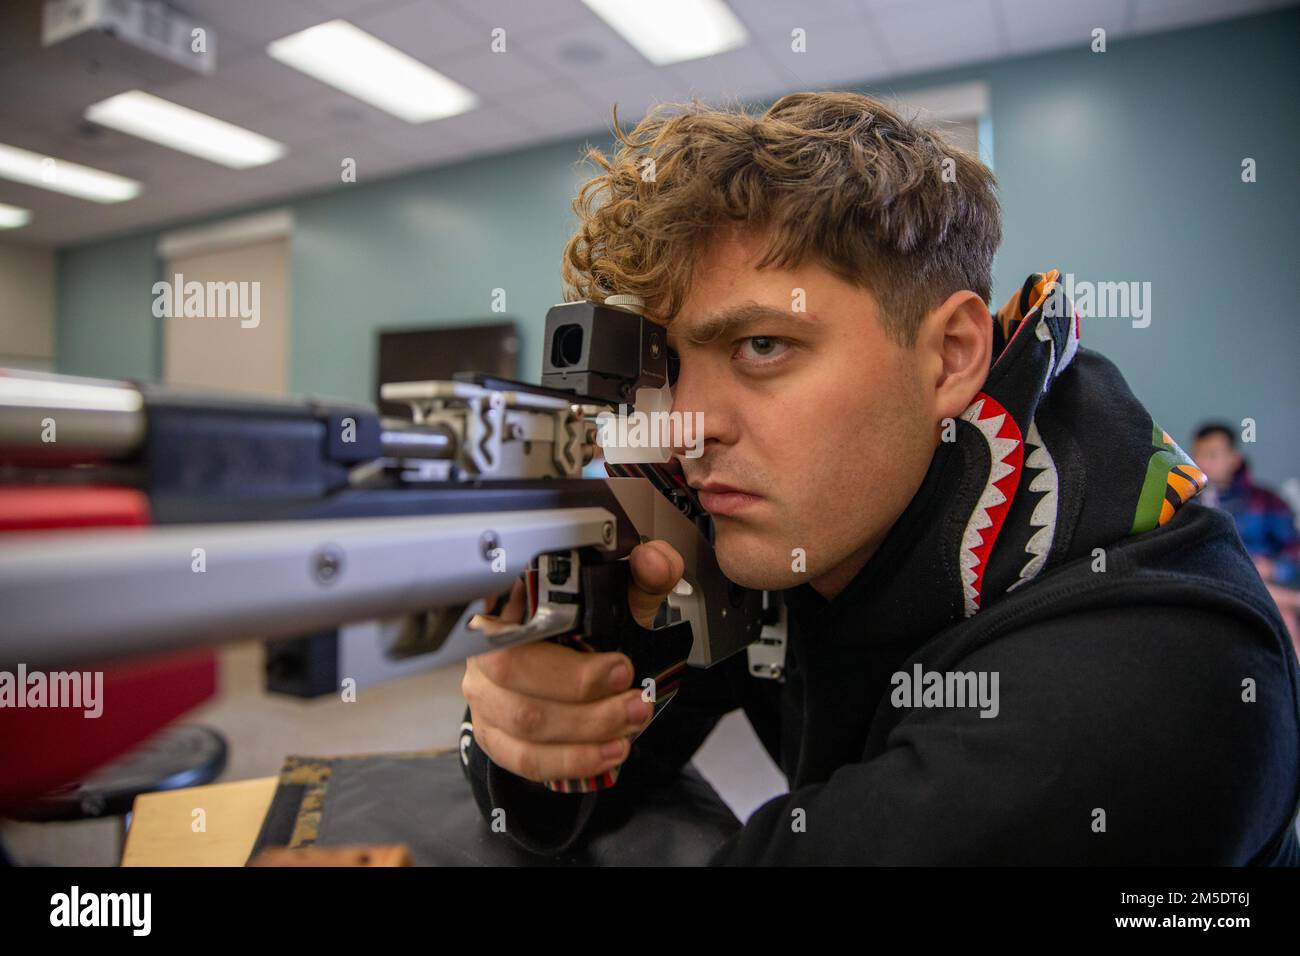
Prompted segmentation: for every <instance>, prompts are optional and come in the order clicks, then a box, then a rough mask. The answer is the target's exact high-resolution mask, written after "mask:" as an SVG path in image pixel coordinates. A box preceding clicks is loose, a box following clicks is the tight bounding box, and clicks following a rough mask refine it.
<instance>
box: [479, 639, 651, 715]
mask: <svg viewBox="0 0 1300 956" xmlns="http://www.w3.org/2000/svg"><path fill="white" fill-rule="evenodd" d="M466 666H467V667H472V668H474V669H476V670H478V671H481V672H482V674H483V676H484V677H486V678H487V679H488V680H489V681H491V682H492V683H493V684H496V685H497V686H498V687H504V688H506V689H507V690H512V691H514V692H515V693H517V694H527V695H528V696H529V697H540V698H542V699H544V700H557V701H566V702H568V703H571V704H581V703H585V702H587V701H594V700H600V699H602V698H604V697H608V696H610V695H611V694H617V693H620V692H622V691H625V690H627V689H628V688H629V687H631V686H632V663H631V661H629V660H628V658H627V655H626V654H618V653H614V652H609V653H601V654H591V653H586V652H584V651H579V650H575V649H573V648H571V647H564V646H562V645H560V644H555V643H552V642H551V641H534V642H532V643H531V644H520V645H518V646H516V647H507V648H503V649H501V650H499V651H491V652H489V653H487V654H479V655H477V656H475V657H471V658H470V659H469V660H468V661H467V662H466Z"/></svg>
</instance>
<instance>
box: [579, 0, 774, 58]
mask: <svg viewBox="0 0 1300 956" xmlns="http://www.w3.org/2000/svg"><path fill="white" fill-rule="evenodd" d="M582 2H583V3H585V4H586V5H587V6H588V7H590V8H591V9H592V11H593V12H594V13H595V14H596V15H597V16H599V17H600V18H601V19H602V20H604V21H605V22H606V23H608V24H609V25H610V26H611V27H613V28H614V29H615V30H616V31H618V34H619V35H620V36H621V37H623V39H624V40H626V41H627V42H628V43H630V44H632V45H633V46H634V47H636V48H637V49H638V50H640V51H641V54H642V55H643V56H644V57H645V58H646V59H647V60H649V61H650V62H651V63H653V64H654V65H655V66H666V65H667V64H669V63H681V62H682V61H683V60H695V59H698V58H700V57H702V56H712V55H713V54H715V53H722V52H724V51H726V50H734V49H735V48H736V47H739V46H744V45H745V44H746V43H748V42H749V33H748V32H747V31H746V30H745V25H744V24H743V23H741V22H740V21H739V20H737V19H736V15H735V14H734V13H732V12H731V8H730V7H728V6H727V5H726V4H725V3H723V2H722V0H655V2H654V3H646V2H644V0H582Z"/></svg>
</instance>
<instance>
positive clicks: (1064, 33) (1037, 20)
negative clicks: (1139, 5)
mask: <svg viewBox="0 0 1300 956" xmlns="http://www.w3.org/2000/svg"><path fill="white" fill-rule="evenodd" d="M998 4H999V6H1000V7H1001V9H1002V24H1003V26H1004V28H1005V29H1006V35H1007V41H1008V43H1009V45H1010V47H1011V49H1012V50H1014V51H1015V52H1017V53H1020V52H1031V51H1033V50H1037V49H1050V48H1053V47H1060V46H1078V47H1081V48H1086V47H1088V46H1089V45H1090V44H1091V43H1092V31H1093V30H1094V29H1096V28H1098V27H1100V28H1102V29H1104V30H1105V31H1106V36H1107V38H1108V39H1109V38H1111V37H1116V36H1121V35H1123V34H1124V33H1126V32H1127V31H1128V25H1129V18H1130V13H1131V10H1132V3H1131V0H1091V2H1089V3H1086V4H1085V3H1053V4H1052V8H1051V10H1050V13H1049V15H1046V16H1045V15H1044V13H1045V11H1044V6H1043V3H1042V0H998Z"/></svg>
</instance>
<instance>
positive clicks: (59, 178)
mask: <svg viewBox="0 0 1300 956" xmlns="http://www.w3.org/2000/svg"><path fill="white" fill-rule="evenodd" d="M0 176H3V177H4V178H5V179H12V180H13V181H14V182H18V183H26V184H27V185H28V186H37V187H39V188H41V189H51V190H53V191H54V192H56V193H66V194H67V195H69V196H76V197H77V198H78V199H92V200H94V201H95V202H123V201H125V200H127V199H134V198H135V197H136V196H138V195H140V184H139V183H138V182H136V181H135V180H134V179H127V178H126V177H125V176H117V175H114V174H113V173H106V172H104V171H103V170H100V169H91V168H90V167H89V166H79V165H78V164H76V163H69V162H66V161H65V160H62V159H55V158H54V157H53V156H42V155H41V154H40V153H32V152H28V151H27V150H25V149H19V148H18V147H17V146H5V145H4V144H2V143H0Z"/></svg>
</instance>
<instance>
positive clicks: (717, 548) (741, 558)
mask: <svg viewBox="0 0 1300 956" xmlns="http://www.w3.org/2000/svg"><path fill="white" fill-rule="evenodd" d="M791 551H792V549H791V548H788V547H785V546H784V545H783V544H779V543H777V542H774V541H771V540H768V539H766V538H765V537H764V536H763V535H760V534H756V533H752V532H748V531H740V530H738V529H735V528H726V529H723V528H719V529H718V532H717V536H716V541H715V543H714V553H715V555H716V556H717V559H718V567H719V568H720V569H721V570H722V573H723V574H725V575H726V576H727V578H728V580H730V581H733V582H734V583H736V584H739V585H740V586H741V587H744V588H753V589H755V590H763V591H781V590H785V589H786V588H792V587H796V586H798V585H800V584H804V583H805V582H807V580H808V575H807V574H806V573H805V572H804V571H803V570H802V568H799V569H798V570H796V566H797V562H798V559H797V557H796V556H795V555H793V554H792V553H791Z"/></svg>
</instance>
